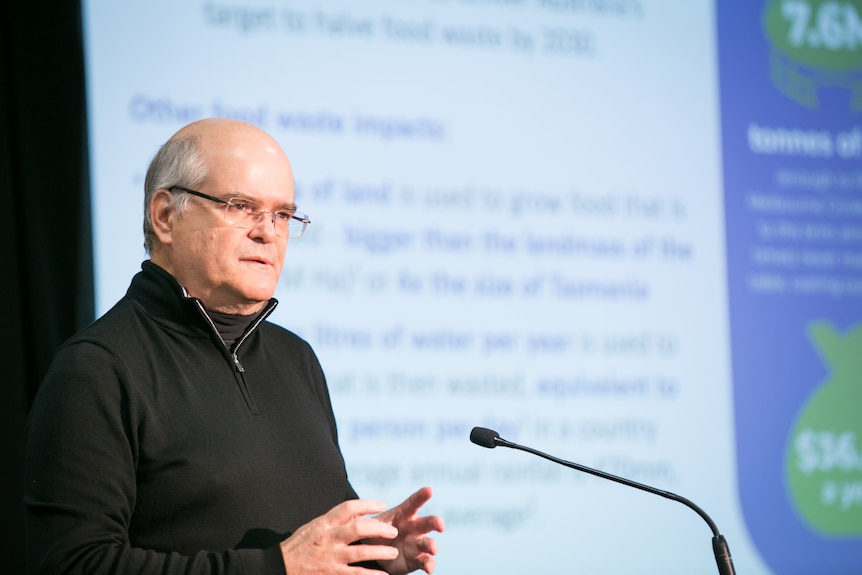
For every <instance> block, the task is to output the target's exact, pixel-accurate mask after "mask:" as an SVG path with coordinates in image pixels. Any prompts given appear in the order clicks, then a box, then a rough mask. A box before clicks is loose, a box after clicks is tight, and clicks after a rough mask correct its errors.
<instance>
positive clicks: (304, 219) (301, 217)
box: [165, 186, 311, 238]
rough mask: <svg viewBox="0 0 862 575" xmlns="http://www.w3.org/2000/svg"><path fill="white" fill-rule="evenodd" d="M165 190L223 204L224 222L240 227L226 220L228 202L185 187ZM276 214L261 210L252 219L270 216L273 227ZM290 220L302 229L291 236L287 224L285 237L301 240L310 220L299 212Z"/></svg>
mask: <svg viewBox="0 0 862 575" xmlns="http://www.w3.org/2000/svg"><path fill="white" fill-rule="evenodd" d="M165 189H166V190H168V191H169V192H171V193H174V191H175V190H179V191H180V192H184V193H186V194H190V195H192V196H197V197H199V198H203V199H205V200H209V201H211V202H215V203H217V204H224V206H225V213H224V219H225V221H226V222H227V223H229V224H230V225H232V226H235V227H240V226H237V225H236V224H235V223H234V222H232V221H230V220H229V219H228V213H227V208H228V206H232V205H233V204H232V203H231V202H230V201H229V200H223V199H221V198H217V197H216V196H211V195H209V194H205V193H203V192H199V191H197V190H193V189H191V188H187V187H185V186H170V187H169V188H165ZM240 197H241V196H237V198H240ZM244 199H246V200H247V201H251V202H254V203H258V202H257V201H256V200H252V199H251V198H244ZM276 213H277V212H275V211H269V210H261V211H259V212H258V213H257V214H256V215H255V216H254V218H255V221H259V220H260V218H261V217H262V216H263V214H272V218H271V220H270V221H271V222H272V225H273V227H275V214H276ZM290 218H291V219H293V220H296V221H298V222H300V223H302V229H300V230H299V233H297V234H296V235H293V234H291V233H290V224H289V223H288V226H287V237H288V238H301V237H302V235H303V234H304V233H305V230H306V229H307V228H308V224H310V223H311V220H310V219H308V216H307V215H305V214H303V213H300V212H294V213H292V214H291V215H290ZM251 227H254V225H252V226H251ZM251 227H249V228H241V229H251ZM275 229H276V230H277V229H278V228H275ZM276 235H277V234H276Z"/></svg>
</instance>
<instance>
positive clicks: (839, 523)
mask: <svg viewBox="0 0 862 575" xmlns="http://www.w3.org/2000/svg"><path fill="white" fill-rule="evenodd" d="M809 334H810V336H811V340H812V343H813V344H814V346H815V347H816V348H817V351H818V352H819V354H820V356H821V357H822V358H823V361H824V363H825V364H826V366H827V368H828V370H829V375H828V376H827V378H826V379H825V380H824V381H821V382H819V383H818V384H817V387H816V388H815V390H814V392H813V393H812V395H811V397H810V398H808V399H807V400H806V402H805V404H804V406H803V409H802V411H801V413H800V415H799V417H798V419H797V421H796V424H795V425H794V427H793V433H792V434H791V435H790V438H789V441H788V443H787V464H786V465H787V467H786V474H787V475H786V476H787V483H788V486H789V489H790V495H791V498H792V501H793V504H794V505H795V507H796V509H797V510H798V512H799V514H800V516H801V517H802V519H803V520H804V521H805V522H806V523H807V524H808V525H809V526H810V527H811V528H812V529H813V530H815V531H819V532H821V533H824V534H826V535H843V536H856V537H862V449H860V448H862V442H860V439H862V417H860V415H862V376H860V374H862V325H858V326H855V327H854V328H853V329H852V330H850V331H849V332H847V333H844V334H842V333H839V332H836V330H835V328H834V327H833V326H832V325H830V324H828V323H814V324H812V325H811V327H810V328H809Z"/></svg>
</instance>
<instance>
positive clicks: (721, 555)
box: [470, 427, 736, 575]
mask: <svg viewBox="0 0 862 575" xmlns="http://www.w3.org/2000/svg"><path fill="white" fill-rule="evenodd" d="M470 441H472V442H473V443H475V444H476V445H479V446H482V447H487V448H488V449H494V448H495V447H497V446H498V445H500V446H502V447H509V448H511V449H518V450H520V451H526V452H527V453H532V454H533V455H538V456H539V457H542V458H544V459H547V460H548V461H553V462H554V463H559V464H560V465H564V466H566V467H569V468H571V469H576V470H578V471H583V472H584V473H589V474H590V475H595V476H596V477H601V478H602V479H610V480H611V481H616V482H617V483H622V484H623V485H628V486H629V487H634V488H635V489H640V490H641V491H646V492H648V493H652V494H655V495H660V496H661V497H664V498H666V499H671V500H673V501H677V502H679V503H682V504H683V505H685V506H686V507H689V508H690V509H693V510H694V511H695V512H696V513H697V514H698V515H700V516H701V517H702V518H703V520H704V521H706V524H707V525H709V528H710V529H711V530H712V535H713V537H712V552H713V554H714V555H715V562H716V564H717V565H718V572H719V574H720V575H735V573H736V571H734V569H733V559H732V558H731V557H730V548H729V547H728V545H727V541H726V540H725V539H724V535H722V534H721V533H719V531H718V527H716V526H715V523H714V522H713V520H712V519H711V518H710V517H709V515H707V514H706V512H705V511H704V510H703V509H701V508H700V507H698V506H697V505H695V504H694V503H692V502H691V501H689V500H688V499H686V498H685V497H682V496H680V495H676V494H675V493H671V492H670V491H663V490H661V489H656V488H655V487H650V486H649V485H644V484H643V483H638V482H637V481H632V480H631V479H626V478H624V477H619V476H617V475H611V474H610V473H605V472H604V471H599V470H598V469H593V468H591V467H587V466H585V465H581V464H579V463H572V462H571V461H565V460H563V459H559V458H557V457H554V456H553V455H548V454H547V453H542V452H541V451H537V450H535V449H533V448H532V447H525V446H523V445H518V444H517V443H512V442H511V441H506V440H505V439H503V438H502V437H500V434H499V433H497V432H496V431H494V430H492V429H486V428H484V427H474V428H473V431H471V432H470Z"/></svg>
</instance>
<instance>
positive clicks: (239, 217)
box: [224, 198, 261, 228]
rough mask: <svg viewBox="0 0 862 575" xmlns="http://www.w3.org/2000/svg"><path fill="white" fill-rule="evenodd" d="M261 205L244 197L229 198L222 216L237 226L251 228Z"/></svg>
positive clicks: (255, 221)
mask: <svg viewBox="0 0 862 575" xmlns="http://www.w3.org/2000/svg"><path fill="white" fill-rule="evenodd" d="M260 210H261V207H260V205H258V204H257V202H253V201H251V200H247V199H245V198H231V199H229V200H228V201H227V205H226V206H225V212H224V217H225V219H226V220H227V221H228V223H229V224H233V225H234V226H236V227H238V228H251V227H254V225H255V224H256V223H257V220H258V217H259V215H260Z"/></svg>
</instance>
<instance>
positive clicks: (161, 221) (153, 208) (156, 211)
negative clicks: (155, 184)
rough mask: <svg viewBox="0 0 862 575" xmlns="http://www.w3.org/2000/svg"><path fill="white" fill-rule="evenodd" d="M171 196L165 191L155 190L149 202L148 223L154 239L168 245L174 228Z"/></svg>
mask: <svg viewBox="0 0 862 575" xmlns="http://www.w3.org/2000/svg"><path fill="white" fill-rule="evenodd" d="M172 200H173V196H172V195H171V193H170V192H169V191H167V190H156V192H155V193H154V194H153V198H152V200H150V222H151V223H152V226H153V231H154V232H155V233H156V237H157V238H158V239H159V242H160V243H162V244H165V245H167V244H170V243H171V238H172V234H173V227H174V215H175V214H174V210H172V209H171V201H172Z"/></svg>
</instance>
